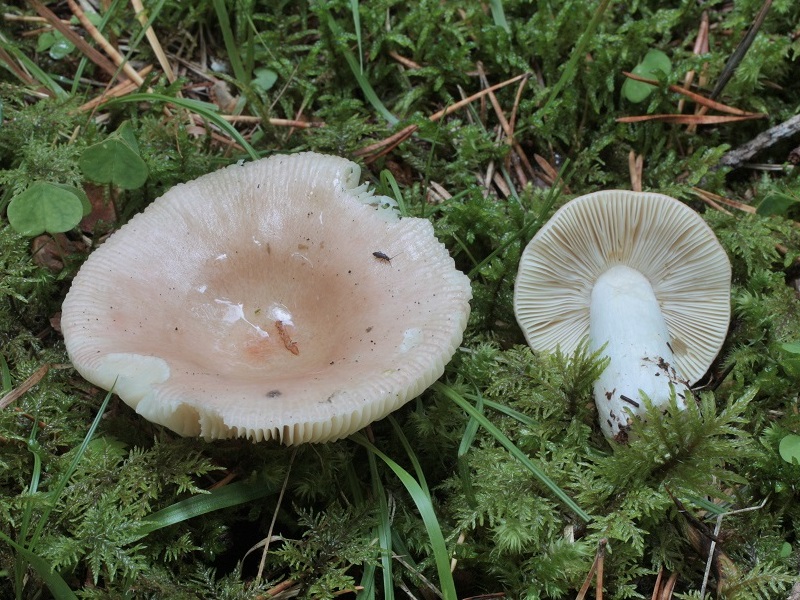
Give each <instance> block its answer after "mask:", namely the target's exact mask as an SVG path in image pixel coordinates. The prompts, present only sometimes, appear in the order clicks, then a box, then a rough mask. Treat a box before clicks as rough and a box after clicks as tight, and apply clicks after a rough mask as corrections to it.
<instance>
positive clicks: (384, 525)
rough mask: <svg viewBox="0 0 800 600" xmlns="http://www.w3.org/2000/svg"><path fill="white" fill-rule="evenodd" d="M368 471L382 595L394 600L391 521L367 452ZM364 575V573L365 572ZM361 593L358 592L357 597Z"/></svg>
mask: <svg viewBox="0 0 800 600" xmlns="http://www.w3.org/2000/svg"><path fill="white" fill-rule="evenodd" d="M367 459H368V461H369V472H370V476H371V477H372V493H373V495H374V496H375V497H376V498H377V499H378V510H379V512H378V516H379V520H378V527H377V529H378V544H379V546H380V553H381V567H382V571H383V597H384V598H386V600H394V578H393V577H392V523H391V518H390V516H389V505H388V503H387V502H386V491H385V490H384V489H383V483H382V482H381V477H380V473H378V465H377V463H376V461H375V454H374V453H372V452H367ZM365 575H366V573H365ZM372 596H373V597H374V596H375V579H374V575H373V579H372ZM360 597H361V594H359V598H360Z"/></svg>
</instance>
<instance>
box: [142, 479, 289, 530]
mask: <svg viewBox="0 0 800 600" xmlns="http://www.w3.org/2000/svg"><path fill="white" fill-rule="evenodd" d="M278 489H279V488H278V486H277V485H276V484H274V483H267V482H263V481H257V482H253V481H240V482H238V483H232V484H230V485H226V486H223V487H221V488H219V489H216V490H213V491H212V492H209V493H208V494H196V495H194V496H192V497H190V498H186V499H185V500H181V501H180V502H176V503H175V504H173V505H172V506H168V507H167V508H164V509H162V510H159V511H158V512H154V513H153V514H151V515H150V516H148V517H147V521H146V522H145V523H142V526H141V528H140V530H139V531H140V532H141V534H142V535H147V534H148V533H152V532H153V531H157V530H159V529H163V528H164V527H169V526H170V525H175V524H177V523H182V522H183V521H186V520H187V519H191V518H192V517H199V516H200V515H205V514H208V513H211V512H214V511H217V510H221V509H223V508H229V507H231V506H238V505H240V504H245V503H247V502H252V501H253V500H258V499H260V498H264V497H265V496H269V495H270V494H274V493H275V492H277V491H278Z"/></svg>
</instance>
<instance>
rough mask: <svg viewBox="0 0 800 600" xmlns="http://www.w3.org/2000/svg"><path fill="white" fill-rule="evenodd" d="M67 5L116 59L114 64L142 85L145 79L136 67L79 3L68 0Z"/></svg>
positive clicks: (104, 50)
mask: <svg viewBox="0 0 800 600" xmlns="http://www.w3.org/2000/svg"><path fill="white" fill-rule="evenodd" d="M67 5H68V6H69V9H70V10H71V11H72V14H74V15H75V16H76V17H77V19H78V21H80V23H81V25H82V26H83V28H84V29H85V30H86V31H87V33H88V34H89V35H90V36H92V39H93V40H94V41H95V42H97V44H98V45H99V46H100V47H101V48H102V49H103V52H105V53H106V54H107V55H108V56H109V57H110V58H111V60H112V61H114V64H115V65H117V66H118V67H121V68H122V72H123V73H125V75H126V76H127V77H128V79H130V80H131V81H133V82H134V83H136V85H142V84H143V83H144V79H142V78H141V77H139V74H138V73H137V72H136V69H134V68H133V67H132V66H131V65H130V63H129V62H128V61H127V60H125V57H124V56H122V55H121V54H120V53H119V52H118V51H117V49H116V48H114V46H112V45H111V42H109V41H108V40H107V39H106V38H105V36H104V35H103V34H102V33H100V30H99V29H98V28H97V27H95V26H94V24H93V23H92V22H91V21H90V20H89V17H87V16H86V14H85V13H84V12H83V9H81V7H80V6H78V3H77V2H75V0H67ZM115 71H116V70H115ZM112 75H113V73H112Z"/></svg>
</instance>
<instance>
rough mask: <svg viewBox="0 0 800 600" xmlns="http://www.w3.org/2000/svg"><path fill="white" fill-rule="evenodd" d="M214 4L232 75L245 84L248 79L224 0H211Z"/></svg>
mask: <svg viewBox="0 0 800 600" xmlns="http://www.w3.org/2000/svg"><path fill="white" fill-rule="evenodd" d="M211 3H212V4H213V5H214V12H215V13H216V15H217V26H218V27H219V30H220V32H221V33H222V41H223V42H224V43H225V50H227V52H228V60H229V61H230V63H231V69H233V75H234V77H236V80H237V81H238V82H239V85H242V86H244V85H247V84H248V82H249V81H250V77H248V75H247V73H245V70H244V64H243V63H242V57H241V56H240V55H239V45H238V44H237V43H236V38H235V36H234V35H233V29H231V21H230V18H229V17H228V7H227V3H226V2H225V0H211Z"/></svg>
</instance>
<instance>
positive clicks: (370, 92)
mask: <svg viewBox="0 0 800 600" xmlns="http://www.w3.org/2000/svg"><path fill="white" fill-rule="evenodd" d="M320 10H321V12H322V13H323V14H324V16H325V19H326V20H327V22H328V29H330V30H331V33H333V36H334V37H335V38H336V39H337V40H340V39H343V38H344V32H343V31H342V29H341V27H339V24H338V23H337V22H336V20H335V19H334V18H333V17H332V16H331V14H330V13H329V12H328V11H327V10H325V9H320ZM339 50H340V51H341V53H342V55H343V56H344V59H345V60H346V61H347V65H348V66H349V67H350V70H351V71H352V72H353V76H354V77H355V78H356V81H357V82H358V85H359V86H360V87H361V92H362V93H363V94H364V97H365V98H366V99H367V101H368V102H369V103H370V104H371V105H372V107H373V108H374V109H375V110H377V111H378V113H380V115H381V116H382V117H383V118H384V119H385V120H386V121H387V122H388V123H389V125H397V124H398V123H399V122H400V119H398V118H397V117H395V116H394V115H393V114H392V113H391V112H389V109H388V108H386V106H384V104H383V102H381V99H380V98H378V94H376V93H375V90H374V89H373V87H372V84H370V82H369V80H368V79H367V78H366V77H365V76H364V73H363V71H362V70H361V67H360V65H359V63H358V62H356V57H355V56H353V53H352V52H350V49H349V48H348V47H347V46H345V45H344V44H341V45H340V48H339Z"/></svg>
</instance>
